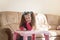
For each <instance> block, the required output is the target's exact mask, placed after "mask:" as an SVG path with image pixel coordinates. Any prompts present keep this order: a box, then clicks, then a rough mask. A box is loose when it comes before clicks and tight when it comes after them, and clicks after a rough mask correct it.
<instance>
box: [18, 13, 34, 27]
mask: <svg viewBox="0 0 60 40" xmlns="http://www.w3.org/2000/svg"><path fill="white" fill-rule="evenodd" d="M27 14H31V19H32V20H31V26H32V27H33V26H35V15H34V13H33V12H24V13H23V14H22V17H21V22H20V26H19V27H21V26H22V25H24V22H25V17H24V15H27Z"/></svg>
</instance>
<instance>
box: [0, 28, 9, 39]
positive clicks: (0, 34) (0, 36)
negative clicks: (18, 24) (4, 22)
mask: <svg viewBox="0 0 60 40" xmlns="http://www.w3.org/2000/svg"><path fill="white" fill-rule="evenodd" d="M0 40H8V35H7V34H6V32H5V31H4V30H2V29H0Z"/></svg>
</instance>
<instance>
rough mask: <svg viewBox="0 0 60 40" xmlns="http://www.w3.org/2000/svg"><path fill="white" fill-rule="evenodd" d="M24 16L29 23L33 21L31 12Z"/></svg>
mask: <svg viewBox="0 0 60 40" xmlns="http://www.w3.org/2000/svg"><path fill="white" fill-rule="evenodd" d="M24 17H25V20H26V22H27V23H30V22H31V14H27V15H24Z"/></svg>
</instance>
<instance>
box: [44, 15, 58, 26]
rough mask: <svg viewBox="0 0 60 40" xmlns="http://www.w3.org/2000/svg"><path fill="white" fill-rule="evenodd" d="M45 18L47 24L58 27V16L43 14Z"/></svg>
mask: <svg viewBox="0 0 60 40" xmlns="http://www.w3.org/2000/svg"><path fill="white" fill-rule="evenodd" d="M45 15H46V17H47V21H48V24H50V25H58V20H59V16H57V15H52V14H45Z"/></svg>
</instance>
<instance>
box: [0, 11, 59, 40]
mask: <svg viewBox="0 0 60 40" xmlns="http://www.w3.org/2000/svg"><path fill="white" fill-rule="evenodd" d="M21 15H22V12H12V11H4V12H0V28H1V30H0V33H1V34H0V35H5V36H3V37H2V36H0V40H4V39H3V38H5V37H6V38H5V39H6V40H8V39H9V38H11V39H10V40H13V39H12V38H13V35H12V34H13V32H14V31H15V30H18V29H19V24H20V20H21ZM44 15H45V16H46V19H47V22H48V24H49V26H51V27H50V28H49V30H48V31H49V32H50V34H49V39H50V40H60V30H59V29H57V27H59V26H60V16H58V15H52V14H44ZM2 30H5V31H3V32H4V33H3V32H1V31H2ZM7 30H8V31H7ZM9 33H10V35H8V34H9ZM36 38H37V40H44V36H43V35H41V34H38V35H37V36H36Z"/></svg>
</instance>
